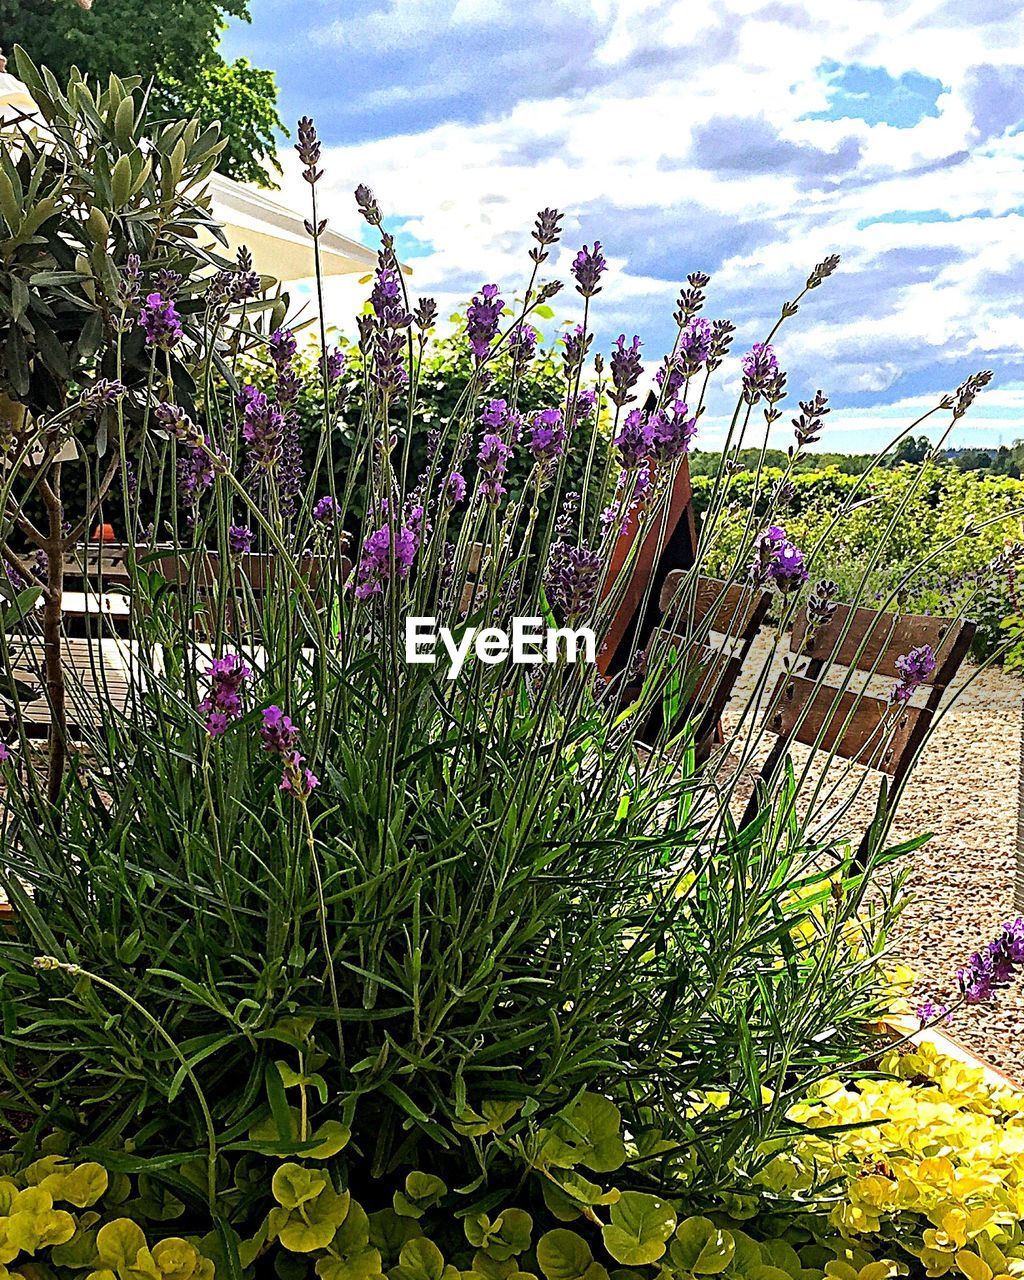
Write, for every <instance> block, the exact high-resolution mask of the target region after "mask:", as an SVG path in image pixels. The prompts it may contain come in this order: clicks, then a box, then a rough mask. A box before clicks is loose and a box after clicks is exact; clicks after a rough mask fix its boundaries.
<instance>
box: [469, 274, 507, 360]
mask: <svg viewBox="0 0 1024 1280" xmlns="http://www.w3.org/2000/svg"><path fill="white" fill-rule="evenodd" d="M504 305H505V303H504V302H503V300H502V298H501V295H500V294H499V292H498V286H497V285H496V284H485V285H484V287H483V288H482V289H481V290H480V292H479V293H478V294H475V295H474V297H473V301H472V302H471V303H470V304H469V307H468V309H467V311H466V336H467V337H468V338H469V345H470V347H471V348H472V351H473V354H474V356H476V358H477V360H483V359H484V358H485V357H486V355H487V353H488V351H490V349H491V343H492V342H493V341H494V338H495V335H496V334H497V332H498V325H499V324H500V322H501V312H502V308H503V307H504Z"/></svg>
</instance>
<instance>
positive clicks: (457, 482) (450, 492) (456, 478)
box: [442, 471, 466, 507]
mask: <svg viewBox="0 0 1024 1280" xmlns="http://www.w3.org/2000/svg"><path fill="white" fill-rule="evenodd" d="M442 497H443V499H444V501H445V502H446V503H447V504H448V505H449V506H450V507H455V506H458V504H459V503H460V502H465V500H466V478H465V476H463V475H462V474H461V472H458V471H452V472H450V473H449V475H448V476H447V477H446V479H445V482H444V484H443V485H442Z"/></svg>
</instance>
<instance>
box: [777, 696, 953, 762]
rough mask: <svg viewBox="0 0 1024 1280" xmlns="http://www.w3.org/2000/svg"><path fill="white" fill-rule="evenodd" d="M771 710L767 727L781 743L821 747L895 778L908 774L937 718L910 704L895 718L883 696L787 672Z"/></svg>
mask: <svg viewBox="0 0 1024 1280" xmlns="http://www.w3.org/2000/svg"><path fill="white" fill-rule="evenodd" d="M770 706H771V707H772V708H773V709H772V710H771V711H770V712H769V714H768V717H767V720H766V727H767V728H769V729H771V730H772V731H773V732H774V733H777V734H779V737H780V741H782V742H799V743H801V744H802V745H803V746H805V747H813V746H818V747H821V748H822V749H824V750H825V751H830V752H834V753H835V754H836V755H837V756H840V757H841V758H842V759H844V760H854V761H856V762H857V763H858V764H862V765H864V766H865V767H866V768H869V769H877V770H878V771H879V772H881V773H887V774H890V775H891V776H893V777H897V776H902V775H903V773H905V772H906V769H907V768H908V767H909V765H910V763H911V762H912V760H913V757H914V753H915V752H916V750H917V748H918V746H919V745H920V743H921V740H922V739H923V737H924V735H925V733H926V732H927V730H928V725H929V724H930V723H931V719H932V715H933V712H932V711H931V709H930V708H928V707H912V706H904V707H903V708H902V709H901V711H900V713H899V715H895V714H894V713H893V706H892V703H890V702H886V701H885V700H884V699H882V698H876V697H873V696H872V695H870V694H865V693H859V692H855V691H854V690H851V689H844V690H839V689H837V688H835V687H833V686H832V685H827V684H818V683H816V682H815V681H814V680H811V679H808V678H807V677H806V676H794V675H789V674H783V675H781V676H779V678H778V680H777V681H776V684H775V688H774V690H773V691H772V698H771V703H770Z"/></svg>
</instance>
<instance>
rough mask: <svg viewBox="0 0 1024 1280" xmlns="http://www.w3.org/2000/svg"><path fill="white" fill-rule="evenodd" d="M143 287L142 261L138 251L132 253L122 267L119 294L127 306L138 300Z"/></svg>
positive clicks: (119, 278)
mask: <svg viewBox="0 0 1024 1280" xmlns="http://www.w3.org/2000/svg"><path fill="white" fill-rule="evenodd" d="M141 288H142V261H141V259H140V258H139V255H138V254H137V253H130V254H129V255H128V258H127V261H126V262H125V264H124V266H123V267H122V268H121V271H120V274H119V277H118V282H117V296H118V299H119V300H120V302H121V305H122V306H123V307H125V308H128V307H130V306H131V305H132V304H133V303H135V302H138V300H139V293H140V291H141Z"/></svg>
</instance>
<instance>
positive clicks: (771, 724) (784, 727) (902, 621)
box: [740, 605, 976, 864]
mask: <svg viewBox="0 0 1024 1280" xmlns="http://www.w3.org/2000/svg"><path fill="white" fill-rule="evenodd" d="M975 629H976V628H975V625H974V623H973V622H967V621H964V620H951V619H948V618H931V617H923V616H919V615H916V614H894V613H882V612H878V611H876V610H874V609H864V608H853V607H851V606H849V605H840V606H839V607H838V608H837V609H836V611H835V613H834V614H833V616H832V618H831V619H830V620H829V621H828V622H827V623H825V624H824V625H821V626H818V627H811V626H810V625H809V620H808V616H807V611H806V609H801V610H800V611H799V612H798V614H797V616H796V618H795V620H794V625H793V630H792V632H791V634H790V650H791V652H792V653H794V654H798V655H800V656H801V657H803V658H805V659H806V660H807V666H806V668H805V670H804V672H802V673H800V674H795V673H784V674H783V675H780V676H779V678H778V680H777V681H776V684H775V688H774V690H773V692H772V696H771V701H770V703H769V710H768V713H767V716H766V718H765V721H764V726H765V727H766V728H767V729H769V730H770V731H771V732H773V733H775V734H776V735H777V737H776V740H775V743H774V744H773V746H772V749H771V751H770V753H769V755H768V758H767V759H766V760H765V762H764V764H763V765H762V766H761V769H760V770H759V774H758V779H757V782H756V783H755V785H754V790H753V792H752V794H751V796H750V799H749V801H748V802H747V806H746V809H745V810H744V813H743V818H742V819H741V823H740V825H741V826H746V825H749V823H751V822H752V821H753V820H754V818H755V817H756V815H757V812H758V810H759V808H760V807H761V804H762V800H763V797H764V792H765V786H766V784H767V783H768V782H769V780H770V779H771V777H772V775H773V774H774V772H775V771H776V769H777V768H778V766H779V764H780V763H781V761H782V759H783V757H784V755H785V754H786V752H787V750H788V749H789V748H790V746H791V745H792V744H793V743H794V742H798V743H800V744H801V745H803V746H807V747H812V748H823V749H824V750H826V751H829V752H832V753H834V754H835V755H837V756H839V757H840V758H841V759H844V760H850V761H853V762H855V763H857V764H860V765H863V766H864V767H865V768H866V769H869V770H872V771H875V772H878V773H881V774H882V775H884V776H886V777H888V778H889V779H890V783H889V790H890V795H891V796H894V797H895V796H897V795H898V794H899V791H900V790H901V788H902V786H903V783H904V781H905V779H906V776H907V774H908V772H909V770H910V768H911V766H912V765H913V763H914V760H915V758H916V756H917V752H918V750H919V748H920V746H921V744H922V742H923V741H924V738H925V736H926V734H927V732H928V728H929V726H930V724H931V722H932V719H933V717H934V714H935V711H936V710H937V708H938V705H939V702H940V700H941V699H942V695H943V694H944V693H945V691H946V689H947V687H948V685H949V683H950V681H951V680H952V679H953V677H954V676H955V675H956V673H957V671H958V670H959V668H960V665H961V663H962V662H963V660H964V658H965V657H966V656H967V652H968V650H969V649H970V647H971V641H972V640H973V638H974V633H975ZM922 645H930V646H931V648H932V650H933V652H934V653H935V658H936V664H935V670H934V671H933V672H932V673H931V675H930V676H928V677H927V678H926V679H925V680H923V681H922V682H921V686H920V687H921V688H922V689H924V690H926V696H925V698H924V700H923V703H922V704H921V705H914V704H912V703H911V702H905V703H902V704H894V703H893V702H892V701H891V700H890V699H886V698H882V697H878V696H876V695H875V694H873V693H869V692H867V688H866V685H867V681H868V679H869V678H870V677H873V676H875V677H885V678H890V679H893V680H896V679H898V678H899V668H898V667H897V665H896V663H897V659H898V658H899V657H900V656H901V655H905V654H908V653H910V652H911V650H913V649H916V648H919V647H920V646H922ZM833 668H839V671H838V676H839V684H840V685H847V687H845V688H840V687H839V685H834V684H831V683H820V682H819V680H818V677H819V676H821V675H822V673H823V672H825V671H826V670H827V671H828V672H829V673H831V672H832V669H833ZM853 672H863V673H865V674H864V676H863V678H862V679H861V680H860V681H859V682H856V681H853V680H852V679H851V681H850V682H849V684H848V683H847V679H846V677H847V676H848V675H851V676H852V673H853ZM851 684H852V686H853V687H850V685H851ZM867 843H868V835H867V834H866V835H865V836H864V839H863V840H862V842H861V846H860V850H859V853H858V861H859V862H860V863H861V864H862V863H863V860H864V858H865V856H866V851H867Z"/></svg>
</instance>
